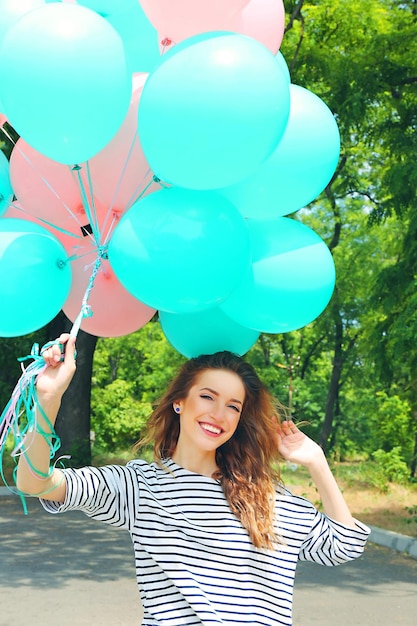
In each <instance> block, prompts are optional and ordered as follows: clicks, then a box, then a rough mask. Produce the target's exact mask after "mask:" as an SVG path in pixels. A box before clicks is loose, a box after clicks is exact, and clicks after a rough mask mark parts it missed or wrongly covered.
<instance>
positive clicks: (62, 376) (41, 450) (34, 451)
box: [16, 334, 75, 502]
mask: <svg viewBox="0 0 417 626" xmlns="http://www.w3.org/2000/svg"><path fill="white" fill-rule="evenodd" d="M58 341H59V342H60V343H61V344H64V345H65V358H64V361H61V349H60V347H59V346H58V345H54V346H52V347H51V348H49V349H48V350H46V351H45V353H44V355H43V357H44V359H45V363H46V365H47V366H48V367H47V368H46V369H45V371H44V372H43V373H42V374H41V375H40V376H39V377H38V380H37V382H36V390H37V396H38V402H39V405H40V406H41V407H42V410H43V412H44V413H45V415H46V417H47V419H48V421H49V424H48V422H47V421H46V420H45V418H44V416H43V415H42V412H41V411H39V410H38V409H36V411H37V413H36V421H37V424H38V425H39V431H40V432H43V433H46V434H49V433H51V431H52V428H53V426H54V424H55V421H56V418H57V415H58V410H59V407H60V406H61V399H62V396H63V395H64V393H65V391H66V390H67V388H68V386H69V384H70V382H71V380H72V377H73V375H74V373H75V358H74V355H75V338H73V337H70V336H69V335H68V334H63V335H61V336H60V337H59V339H58ZM24 445H25V453H24V454H22V455H21V456H20V459H19V464H18V468H17V477H16V485H17V488H18V489H19V490H20V491H22V492H23V493H27V494H30V495H33V496H36V495H39V497H41V498H44V499H47V500H55V501H57V502H63V501H64V500H65V491H66V484H65V480H64V476H63V474H62V472H61V470H59V469H54V470H53V471H52V473H51V474H50V476H48V478H40V477H39V476H38V475H37V474H36V473H35V471H33V470H32V469H31V467H32V468H34V469H35V470H36V471H37V472H39V474H40V475H42V474H45V475H46V474H48V471H49V462H50V458H49V446H48V443H47V441H46V440H45V438H44V436H43V435H42V434H40V433H39V432H35V431H33V432H30V433H28V435H27V436H26V439H25V444H24Z"/></svg>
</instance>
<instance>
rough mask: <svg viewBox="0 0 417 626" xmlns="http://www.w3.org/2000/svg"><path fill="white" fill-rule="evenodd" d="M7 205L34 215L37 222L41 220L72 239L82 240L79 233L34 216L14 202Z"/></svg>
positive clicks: (30, 214)
mask: <svg viewBox="0 0 417 626" xmlns="http://www.w3.org/2000/svg"><path fill="white" fill-rule="evenodd" d="M9 206H10V207H13V208H14V209H15V210H16V211H20V212H21V213H24V214H25V215H29V216H30V217H36V219H37V221H38V222H42V224H45V226H49V227H51V228H54V229H55V230H57V231H58V232H60V233H62V234H63V235H66V236H67V237H73V238H74V239H79V240H81V241H82V237H81V235H77V234H76V233H73V232H72V231H70V230H66V229H65V228H61V227H60V226H57V225H56V224H53V223H52V222H48V220H44V219H43V218H42V217H37V216H36V215H35V216H34V215H33V214H32V213H29V211H27V210H26V209H24V208H23V207H22V206H19V205H18V204H15V203H14V202H10V203H9Z"/></svg>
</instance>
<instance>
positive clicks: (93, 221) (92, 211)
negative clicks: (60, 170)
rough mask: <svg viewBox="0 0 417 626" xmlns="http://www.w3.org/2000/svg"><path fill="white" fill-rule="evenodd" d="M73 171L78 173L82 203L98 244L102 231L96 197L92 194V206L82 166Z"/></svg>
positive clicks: (74, 167) (76, 166)
mask: <svg viewBox="0 0 417 626" xmlns="http://www.w3.org/2000/svg"><path fill="white" fill-rule="evenodd" d="M72 170H73V172H75V173H76V176H77V180H78V185H79V188H80V194H81V201H82V204H83V207H84V210H85V213H86V215H87V219H88V222H89V224H90V226H91V230H92V231H93V237H94V241H95V242H96V243H97V244H98V243H99V241H100V231H99V228H98V219H97V211H96V206H95V200H94V196H93V194H92V193H91V194H90V197H91V204H90V200H89V199H88V195H87V191H86V188H85V185H84V181H83V178H82V176H81V170H82V166H81V165H74V166H73V168H72ZM90 183H91V179H90Z"/></svg>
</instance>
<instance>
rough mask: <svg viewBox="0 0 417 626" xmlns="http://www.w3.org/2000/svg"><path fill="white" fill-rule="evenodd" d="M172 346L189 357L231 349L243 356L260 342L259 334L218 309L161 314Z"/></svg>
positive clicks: (162, 322) (166, 334)
mask: <svg viewBox="0 0 417 626" xmlns="http://www.w3.org/2000/svg"><path fill="white" fill-rule="evenodd" d="M159 321H160V323H161V326H162V330H163V331H164V334H165V336H166V338H167V339H168V341H169V342H170V344H171V345H172V346H173V347H174V348H175V349H176V350H178V352H180V353H181V354H183V355H184V356H186V357H187V358H192V357H195V356H198V355H200V354H213V353H214V352H220V351H222V350H229V351H230V352H234V353H235V354H239V355H243V354H245V353H246V352H247V351H248V350H250V349H251V348H252V346H253V345H254V344H255V343H256V341H257V339H258V337H259V332H257V331H255V330H252V329H250V328H244V327H243V326H241V325H240V324H238V323H237V322H234V321H233V320H232V319H230V317H228V316H227V315H226V314H225V313H223V311H222V310H221V309H219V308H218V307H216V308H213V309H209V310H207V311H200V312H198V313H186V314H183V315H178V314H174V313H166V312H165V311H160V312H159Z"/></svg>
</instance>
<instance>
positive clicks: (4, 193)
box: [0, 151, 13, 216]
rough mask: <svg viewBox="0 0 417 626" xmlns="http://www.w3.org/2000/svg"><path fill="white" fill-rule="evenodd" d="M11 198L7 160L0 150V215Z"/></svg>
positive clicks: (5, 209) (6, 207)
mask: <svg viewBox="0 0 417 626" xmlns="http://www.w3.org/2000/svg"><path fill="white" fill-rule="evenodd" d="M12 199H13V189H12V185H11V183H10V176H9V161H8V160H7V157H6V155H5V154H4V153H3V152H1V151H0V216H1V215H4V213H5V212H6V211H7V209H8V207H9V204H10V202H11V201H12Z"/></svg>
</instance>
